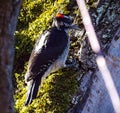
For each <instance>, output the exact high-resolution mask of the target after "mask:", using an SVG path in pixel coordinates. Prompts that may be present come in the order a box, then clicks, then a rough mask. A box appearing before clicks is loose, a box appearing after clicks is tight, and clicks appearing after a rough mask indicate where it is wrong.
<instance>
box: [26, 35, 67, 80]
mask: <svg viewBox="0 0 120 113" xmlns="http://www.w3.org/2000/svg"><path fill="white" fill-rule="evenodd" d="M60 35H61V34H59V33H58V36H57V35H56V34H55V35H54V33H47V35H46V36H45V35H43V36H42V37H41V39H40V41H43V42H42V44H43V45H39V44H40V43H41V42H40V41H38V42H37V43H36V45H35V47H34V49H33V51H32V54H31V57H30V59H29V64H28V65H29V66H28V70H29V74H27V81H29V80H31V79H33V78H35V77H36V76H37V75H39V76H40V77H42V75H43V74H44V73H45V72H46V71H47V69H48V68H49V67H50V65H51V64H52V63H53V62H54V61H55V60H57V59H58V57H59V56H60V55H61V54H62V52H63V51H64V49H65V47H66V44H67V35H66V34H64V35H63V36H65V37H61V36H60ZM42 38H44V39H42ZM46 38H47V41H46ZM38 46H41V47H39V48H38ZM36 48H37V49H36Z"/></svg>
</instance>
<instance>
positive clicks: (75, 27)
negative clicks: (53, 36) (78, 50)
mask: <svg viewBox="0 0 120 113" xmlns="http://www.w3.org/2000/svg"><path fill="white" fill-rule="evenodd" d="M70 29H75V30H80V28H79V27H78V25H76V24H72V25H70Z"/></svg>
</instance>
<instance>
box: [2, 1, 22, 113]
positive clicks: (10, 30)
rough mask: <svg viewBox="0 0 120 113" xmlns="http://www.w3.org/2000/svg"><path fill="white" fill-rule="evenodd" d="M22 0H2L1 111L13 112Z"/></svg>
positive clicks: (3, 112) (5, 112)
mask: <svg viewBox="0 0 120 113" xmlns="http://www.w3.org/2000/svg"><path fill="white" fill-rule="evenodd" d="M20 4H21V0H0V112H1V113H13V112H14V108H13V104H14V102H13V95H12V94H13V87H12V68H13V58H14V31H15V28H16V23H17V17H18V13H19V9H20Z"/></svg>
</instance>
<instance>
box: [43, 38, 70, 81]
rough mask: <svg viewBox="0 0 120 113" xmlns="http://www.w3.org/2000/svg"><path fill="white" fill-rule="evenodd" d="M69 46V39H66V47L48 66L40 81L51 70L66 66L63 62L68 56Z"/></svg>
mask: <svg viewBox="0 0 120 113" xmlns="http://www.w3.org/2000/svg"><path fill="white" fill-rule="evenodd" d="M69 47H70V40H68V44H67V47H66V49H65V50H64V51H63V53H62V55H61V56H60V57H59V58H58V59H57V60H56V61H55V62H54V63H53V64H52V65H51V66H50V67H49V68H48V70H47V71H46V72H45V74H44V75H43V77H42V81H43V80H44V78H46V77H47V76H48V75H49V74H50V73H51V72H55V71H57V70H59V69H61V68H63V67H65V66H66V64H65V62H66V59H67V56H68V52H69Z"/></svg>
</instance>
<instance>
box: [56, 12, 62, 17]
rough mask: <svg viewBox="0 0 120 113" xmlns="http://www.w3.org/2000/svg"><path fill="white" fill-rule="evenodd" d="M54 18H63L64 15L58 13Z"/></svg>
mask: <svg viewBox="0 0 120 113" xmlns="http://www.w3.org/2000/svg"><path fill="white" fill-rule="evenodd" d="M56 17H57V18H64V15H63V14H60V13H58V14H57V15H56Z"/></svg>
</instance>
